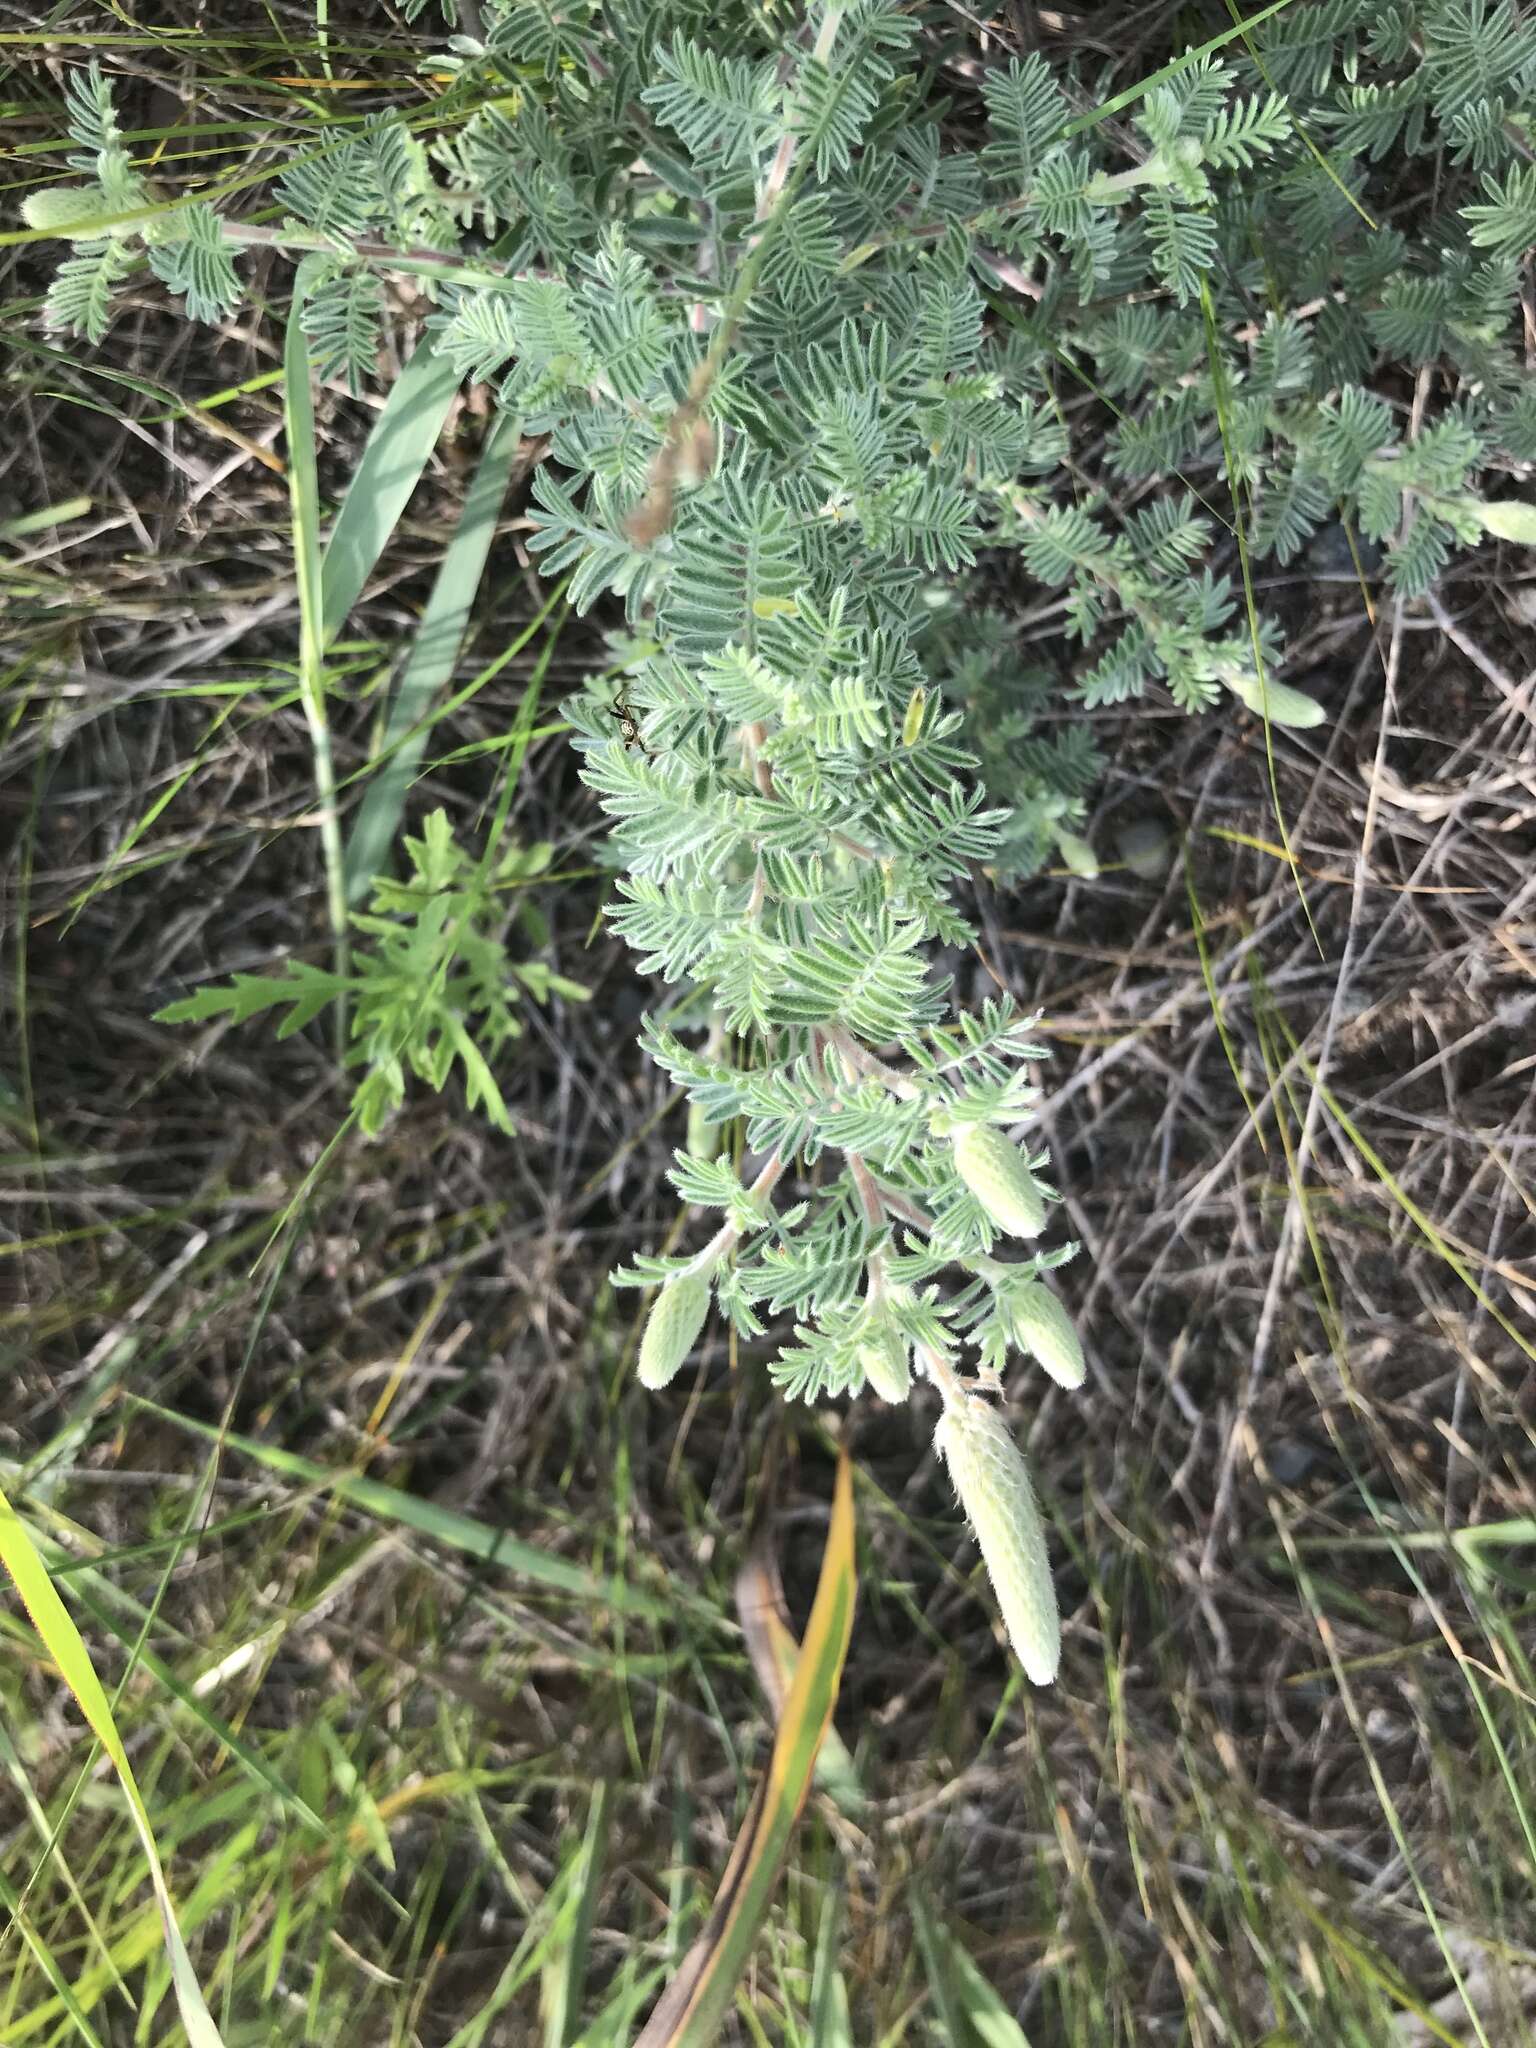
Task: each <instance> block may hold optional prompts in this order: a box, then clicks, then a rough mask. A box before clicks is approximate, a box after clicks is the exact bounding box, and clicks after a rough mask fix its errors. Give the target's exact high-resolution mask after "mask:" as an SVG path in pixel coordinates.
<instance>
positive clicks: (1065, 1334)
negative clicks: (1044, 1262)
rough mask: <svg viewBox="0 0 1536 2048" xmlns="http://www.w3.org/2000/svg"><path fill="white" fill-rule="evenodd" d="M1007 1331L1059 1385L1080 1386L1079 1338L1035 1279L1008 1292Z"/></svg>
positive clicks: (1083, 1369)
mask: <svg viewBox="0 0 1536 2048" xmlns="http://www.w3.org/2000/svg"><path fill="white" fill-rule="evenodd" d="M1007 1315H1008V1334H1009V1335H1010V1336H1011V1337H1012V1338H1013V1341H1014V1343H1015V1344H1017V1345H1019V1346H1020V1347H1021V1348H1022V1349H1023V1350H1025V1351H1027V1352H1028V1353H1029V1354H1030V1356H1031V1357H1032V1358H1036V1359H1038V1360H1039V1362H1040V1363H1041V1365H1043V1366H1044V1367H1045V1369H1046V1371H1047V1372H1048V1373H1049V1374H1050V1376H1051V1378H1052V1379H1053V1380H1055V1382H1056V1384H1057V1385H1058V1386H1062V1387H1080V1386H1081V1385H1082V1384H1083V1379H1084V1376H1085V1374H1086V1373H1087V1370H1088V1368H1087V1365H1086V1363H1085V1361H1084V1358H1083V1345H1082V1340H1081V1338H1080V1337H1079V1336H1078V1334H1077V1331H1076V1329H1075V1327H1074V1326H1073V1322H1072V1318H1071V1317H1070V1316H1069V1315H1068V1314H1067V1312H1066V1310H1065V1309H1064V1308H1063V1307H1062V1305H1061V1303H1060V1302H1059V1301H1058V1300H1057V1299H1056V1296H1055V1295H1054V1294H1052V1292H1051V1290H1050V1289H1049V1287H1042V1286H1041V1284H1040V1282H1039V1281H1038V1280H1026V1281H1025V1282H1024V1284H1023V1285H1022V1286H1020V1287H1018V1288H1016V1289H1012V1290H1010V1292H1009V1295H1008V1308H1007Z"/></svg>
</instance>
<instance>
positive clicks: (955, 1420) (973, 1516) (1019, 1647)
mask: <svg viewBox="0 0 1536 2048" xmlns="http://www.w3.org/2000/svg"><path fill="white" fill-rule="evenodd" d="M933 1441H934V1445H935V1447H936V1449H937V1450H938V1453H939V1455H940V1457H941V1458H943V1460H944V1462H945V1464H946V1465H947V1466H948V1467H949V1476H950V1478H951V1479H952V1480H953V1481H954V1485H955V1492H956V1493H957V1494H958V1495H959V1497H960V1505H961V1506H962V1507H963V1508H964V1509H965V1512H966V1514H967V1515H968V1516H969V1517H970V1522H971V1527H972V1528H973V1529H974V1530H975V1532H976V1541H977V1542H978V1543H979V1544H980V1546H981V1555H982V1561H983V1562H984V1564H985V1565H986V1567H987V1573H988V1576H989V1577H990V1578H991V1581H992V1586H993V1590H994V1591H995V1592H996V1594H997V1604H998V1606H999V1607H1000V1608H1001V1609H1002V1613H1003V1622H1004V1625H1005V1626H1006V1628H1007V1630H1008V1639H1009V1641H1010V1642H1011V1643H1012V1644H1013V1647H1014V1651H1015V1653H1016V1654H1017V1656H1018V1660H1019V1662H1020V1663H1021V1664H1022V1665H1023V1667H1024V1672H1025V1676H1026V1677H1028V1678H1029V1679H1030V1681H1031V1682H1032V1683H1033V1684H1035V1685H1050V1684H1051V1683H1052V1682H1053V1681H1054V1679H1055V1677H1056V1667H1057V1666H1058V1664H1059V1663H1060V1662H1061V1622H1060V1619H1059V1617H1058V1615H1057V1612H1056V1593H1055V1589H1054V1587H1053V1586H1052V1584H1051V1567H1050V1560H1049V1559H1048V1558H1047V1556H1046V1551H1045V1530H1044V1528H1043V1527H1042V1526H1041V1521H1040V1510H1039V1509H1038V1508H1037V1507H1036V1506H1035V1493H1034V1488H1033V1487H1032V1486H1031V1485H1030V1483H1029V1472H1028V1470H1027V1468H1026V1466H1025V1463H1024V1454H1023V1452H1022V1451H1021V1450H1020V1449H1019V1447H1018V1445H1017V1444H1016V1443H1015V1442H1014V1440H1013V1435H1012V1432H1011V1431H1010V1430H1009V1428H1008V1425H1007V1423H1006V1422H1005V1421H1004V1420H1003V1418H1002V1416H1001V1415H999V1414H998V1412H997V1410H996V1409H995V1408H992V1407H990V1406H989V1405H988V1404H987V1403H986V1402H985V1401H978V1400H974V1399H972V1398H970V1397H969V1396H964V1397H962V1398H961V1399H959V1400H957V1401H954V1402H952V1403H951V1404H950V1405H949V1406H948V1407H946V1408H945V1410H944V1413H943V1415H942V1416H941V1418H940V1420H939V1426H938V1428H937V1429H936V1430H935V1432H934V1437H933Z"/></svg>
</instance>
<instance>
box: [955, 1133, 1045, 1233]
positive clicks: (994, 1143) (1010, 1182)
mask: <svg viewBox="0 0 1536 2048" xmlns="http://www.w3.org/2000/svg"><path fill="white" fill-rule="evenodd" d="M950 1142H951V1144H952V1146H953V1148H954V1155H955V1171H956V1172H957V1173H958V1174H959V1176H960V1178H961V1179H962V1180H963V1181H964V1182H965V1184H966V1186H967V1187H968V1188H969V1189H970V1191H971V1193H972V1194H973V1195H974V1196H975V1197H976V1199H977V1201H978V1202H980V1204H981V1206H982V1208H983V1209H985V1210H986V1212H987V1214H988V1215H989V1216H990V1217H991V1219H992V1221H993V1222H994V1223H995V1224H996V1225H997V1227H998V1229H999V1230H1005V1231H1007V1233H1008V1235H1009V1236H1010V1237H1038V1236H1039V1235H1040V1233H1041V1231H1042V1230H1044V1228H1045V1197H1044V1196H1043V1195H1042V1194H1041V1192H1040V1189H1039V1187H1038V1185H1037V1184H1036V1182H1035V1179H1034V1177H1033V1175H1032V1174H1031V1173H1030V1170H1029V1167H1028V1165H1027V1164H1026V1163H1025V1159H1024V1155H1023V1153H1022V1152H1021V1151H1020V1150H1019V1148H1018V1146H1017V1145H1014V1144H1012V1143H1010V1141H1009V1140H1008V1139H1007V1138H1005V1137H1004V1136H1003V1134H1002V1132H1001V1131H999V1130H996V1129H994V1127H993V1126H992V1125H991V1124H962V1125H961V1126H960V1128H959V1130H957V1131H956V1132H955V1134H954V1137H953V1138H952V1139H951V1141H950Z"/></svg>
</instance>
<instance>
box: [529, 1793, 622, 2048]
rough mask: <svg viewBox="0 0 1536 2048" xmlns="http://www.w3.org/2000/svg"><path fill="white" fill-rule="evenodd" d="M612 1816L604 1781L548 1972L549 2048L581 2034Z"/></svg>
mask: <svg viewBox="0 0 1536 2048" xmlns="http://www.w3.org/2000/svg"><path fill="white" fill-rule="evenodd" d="M612 1814H613V1786H612V1784H611V1782H610V1781H609V1780H608V1779H606V1778H604V1779H602V1780H601V1781H600V1782H599V1784H598V1787H597V1790H596V1791H595V1792H594V1793H593V1795H592V1804H591V1807H590V1809H589V1810H588V1813H587V1826H586V1832H585V1833H584V1834H583V1836H582V1839H581V1847H580V1848H579V1849H578V1850H577V1852H576V1868H575V1870H574V1871H573V1872H572V1874H571V1888H572V1894H573V1897H574V1900H575V1910H574V1912H573V1914H572V1917H571V1921H570V1925H569V1926H568V1927H567V1928H566V1929H565V1941H564V1945H563V1946H562V1948H561V1949H560V1951H559V1952H558V1954H557V1955H555V1956H553V1957H552V1958H551V1959H550V1961H549V1962H548V1963H547V1964H546V1965H545V1969H544V2048H571V2044H572V2043H573V2042H574V2041H575V2040H576V2039H577V2037H578V2035H579V2033H580V2029H581V2006H582V1999H583V1997H584V1996H585V1993H586V1988H587V1964H588V1962H589V1960H590V1958H591V1953H592V1925H593V1921H594V1919H595V1918H596V1914H597V1899H598V1893H599V1892H600V1891H601V1890H602V1884H603V1874H604V1868H605V1859H606V1852H607V1845H608V1827H609V1822H610V1820H611V1819H612Z"/></svg>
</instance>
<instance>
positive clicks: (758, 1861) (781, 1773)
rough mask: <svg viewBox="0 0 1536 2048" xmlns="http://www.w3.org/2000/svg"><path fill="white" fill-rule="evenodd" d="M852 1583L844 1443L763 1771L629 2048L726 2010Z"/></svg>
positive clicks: (832, 1669) (652, 2046)
mask: <svg viewBox="0 0 1536 2048" xmlns="http://www.w3.org/2000/svg"><path fill="white" fill-rule="evenodd" d="M856 1590H857V1580H856V1573H855V1565H854V1554H853V1479H852V1474H851V1471H850V1467H849V1463H848V1454H847V1452H846V1451H844V1452H843V1453H842V1454H841V1456H840V1458H839V1460H838V1467H837V1482H836V1485H835V1487H834V1489H833V1495H832V1520H831V1524H830V1526H829V1528H828V1530H827V1542H826V1548H825V1550H824V1551H823V1552H822V1559H821V1576H820V1578H819V1580H818V1581H817V1586H816V1598H815V1601H814V1602H813V1604H812V1607H811V1616H810V1620H809V1622H808V1623H807V1624H806V1630H805V1641H804V1643H803V1645H802V1646H801V1652H800V1657H799V1661H798V1662H797V1664H796V1666H795V1676H794V1682H793V1683H792V1685H791V1686H790V1688H789V1695H788V1697H787V1699H786V1700H785V1702H784V1711H783V1713H782V1714H781V1715H780V1716H779V1723H778V1732H777V1734H776V1736H775V1738H774V1744H773V1754H772V1756H771V1757H770V1759H769V1763H768V1772H767V1775H766V1777H765V1778H764V1779H763V1781H762V1783H761V1784H760V1785H759V1786H758V1789H757V1793H756V1796H755V1797H754V1799H753V1801H752V1805H751V1807H750V1808H749V1810H748V1813H747V1818H746V1821H745V1823H744V1825H743V1827H742V1830H741V1833H740V1834H739V1835H738V1836H737V1838H736V1846H735V1848H734V1849H733V1850H732V1851H731V1860H730V1862H729V1863H728V1864H727V1865H726V1870H725V1875H724V1877H723V1878H722V1879H721V1881H720V1891H719V1894H718V1896H717V1897H716V1899H715V1903H714V1906H713V1907H712V1908H711V1911H710V1915H709V1919H708V1920H707V1921H706V1922H705V1925H704V1931H703V1932H702V1933H701V1934H700V1936H699V1938H698V1940H697V1941H696V1942H695V1943H694V1945H693V1947H692V1948H691V1949H690V1950H689V1951H688V1953H687V1955H686V1956H684V1958H683V1961H682V1965H681V1967H680V1968H679V1970H678V1973H677V1975H676V1976H675V1977H674V1978H673V1980H672V1982H671V1983H670V1984H669V1985H668V1986H667V1988H666V1990H665V1991H664V1992H663V1993H662V1995H661V1998H660V2000H659V2001H658V2003H657V2005H656V2008H655V2010H654V2011H653V2012H652V2014H651V2017H650V2019H649V2021H648V2022H647V2024H646V2026H645V2029H644V2031H643V2032H642V2033H641V2035H640V2038H639V2040H638V2041H637V2042H636V2043H635V2048H705V2044H706V2043H708V2042H712V2041H713V2040H714V2039H715V2038H716V2036H717V2034H718V2032H719V2028H720V2024H721V2022H722V2020H723V2019H724V2018H725V2016H726V2014H727V2013H728V2012H729V2011H730V2008H731V2003H732V2000H733V1999H734V1997H735V1995H736V1986H737V1984H738V1983H739V1982H740V1980H741V1976H742V1973H743V1971H744V1970H745V1969H746V1966H747V1963H748V1960H749V1959H750V1957H751V1954H752V1950H753V1947H754V1945H755V1944H756V1941H757V1937H758V1934H759V1932H760V1930H761V1928H762V1924H763V1921H764V1920H765V1919H766V1917H767V1914H768V1909H769V1907H770V1905H771V1904H772V1903H773V1897H774V1893H775V1892H776V1891H777V1889H778V1883H779V1877H780V1874H781V1872H782V1870H783V1867H784V1859H785V1856H786V1854H787V1853H788V1850H789V1844H790V1840H791V1838H792V1836H793V1834H794V1831H795V1824H796V1822H797V1821H798V1820H799V1818H800V1810H801V1808H802V1807H803V1806H804V1804H805V1800H806V1795H807V1793H808V1792H809V1791H810V1788H811V1776H812V1773H813V1771H814V1770H815V1767H816V1758H817V1754H818V1752H819V1751H820V1749H821V1745H822V1740H823V1737H824V1736H825V1734H826V1732H827V1729H828V1728H829V1726H830V1725H831V1721H832V1709H833V1707H834V1706H835V1705H836V1702H837V1692H838V1686H839V1684H840V1683H841V1680H842V1675H843V1660H844V1658H845V1657H846V1656H847V1654H848V1638H849V1636H850V1634H851V1633H852V1630H853V1605H854V1598H855V1593H856Z"/></svg>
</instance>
